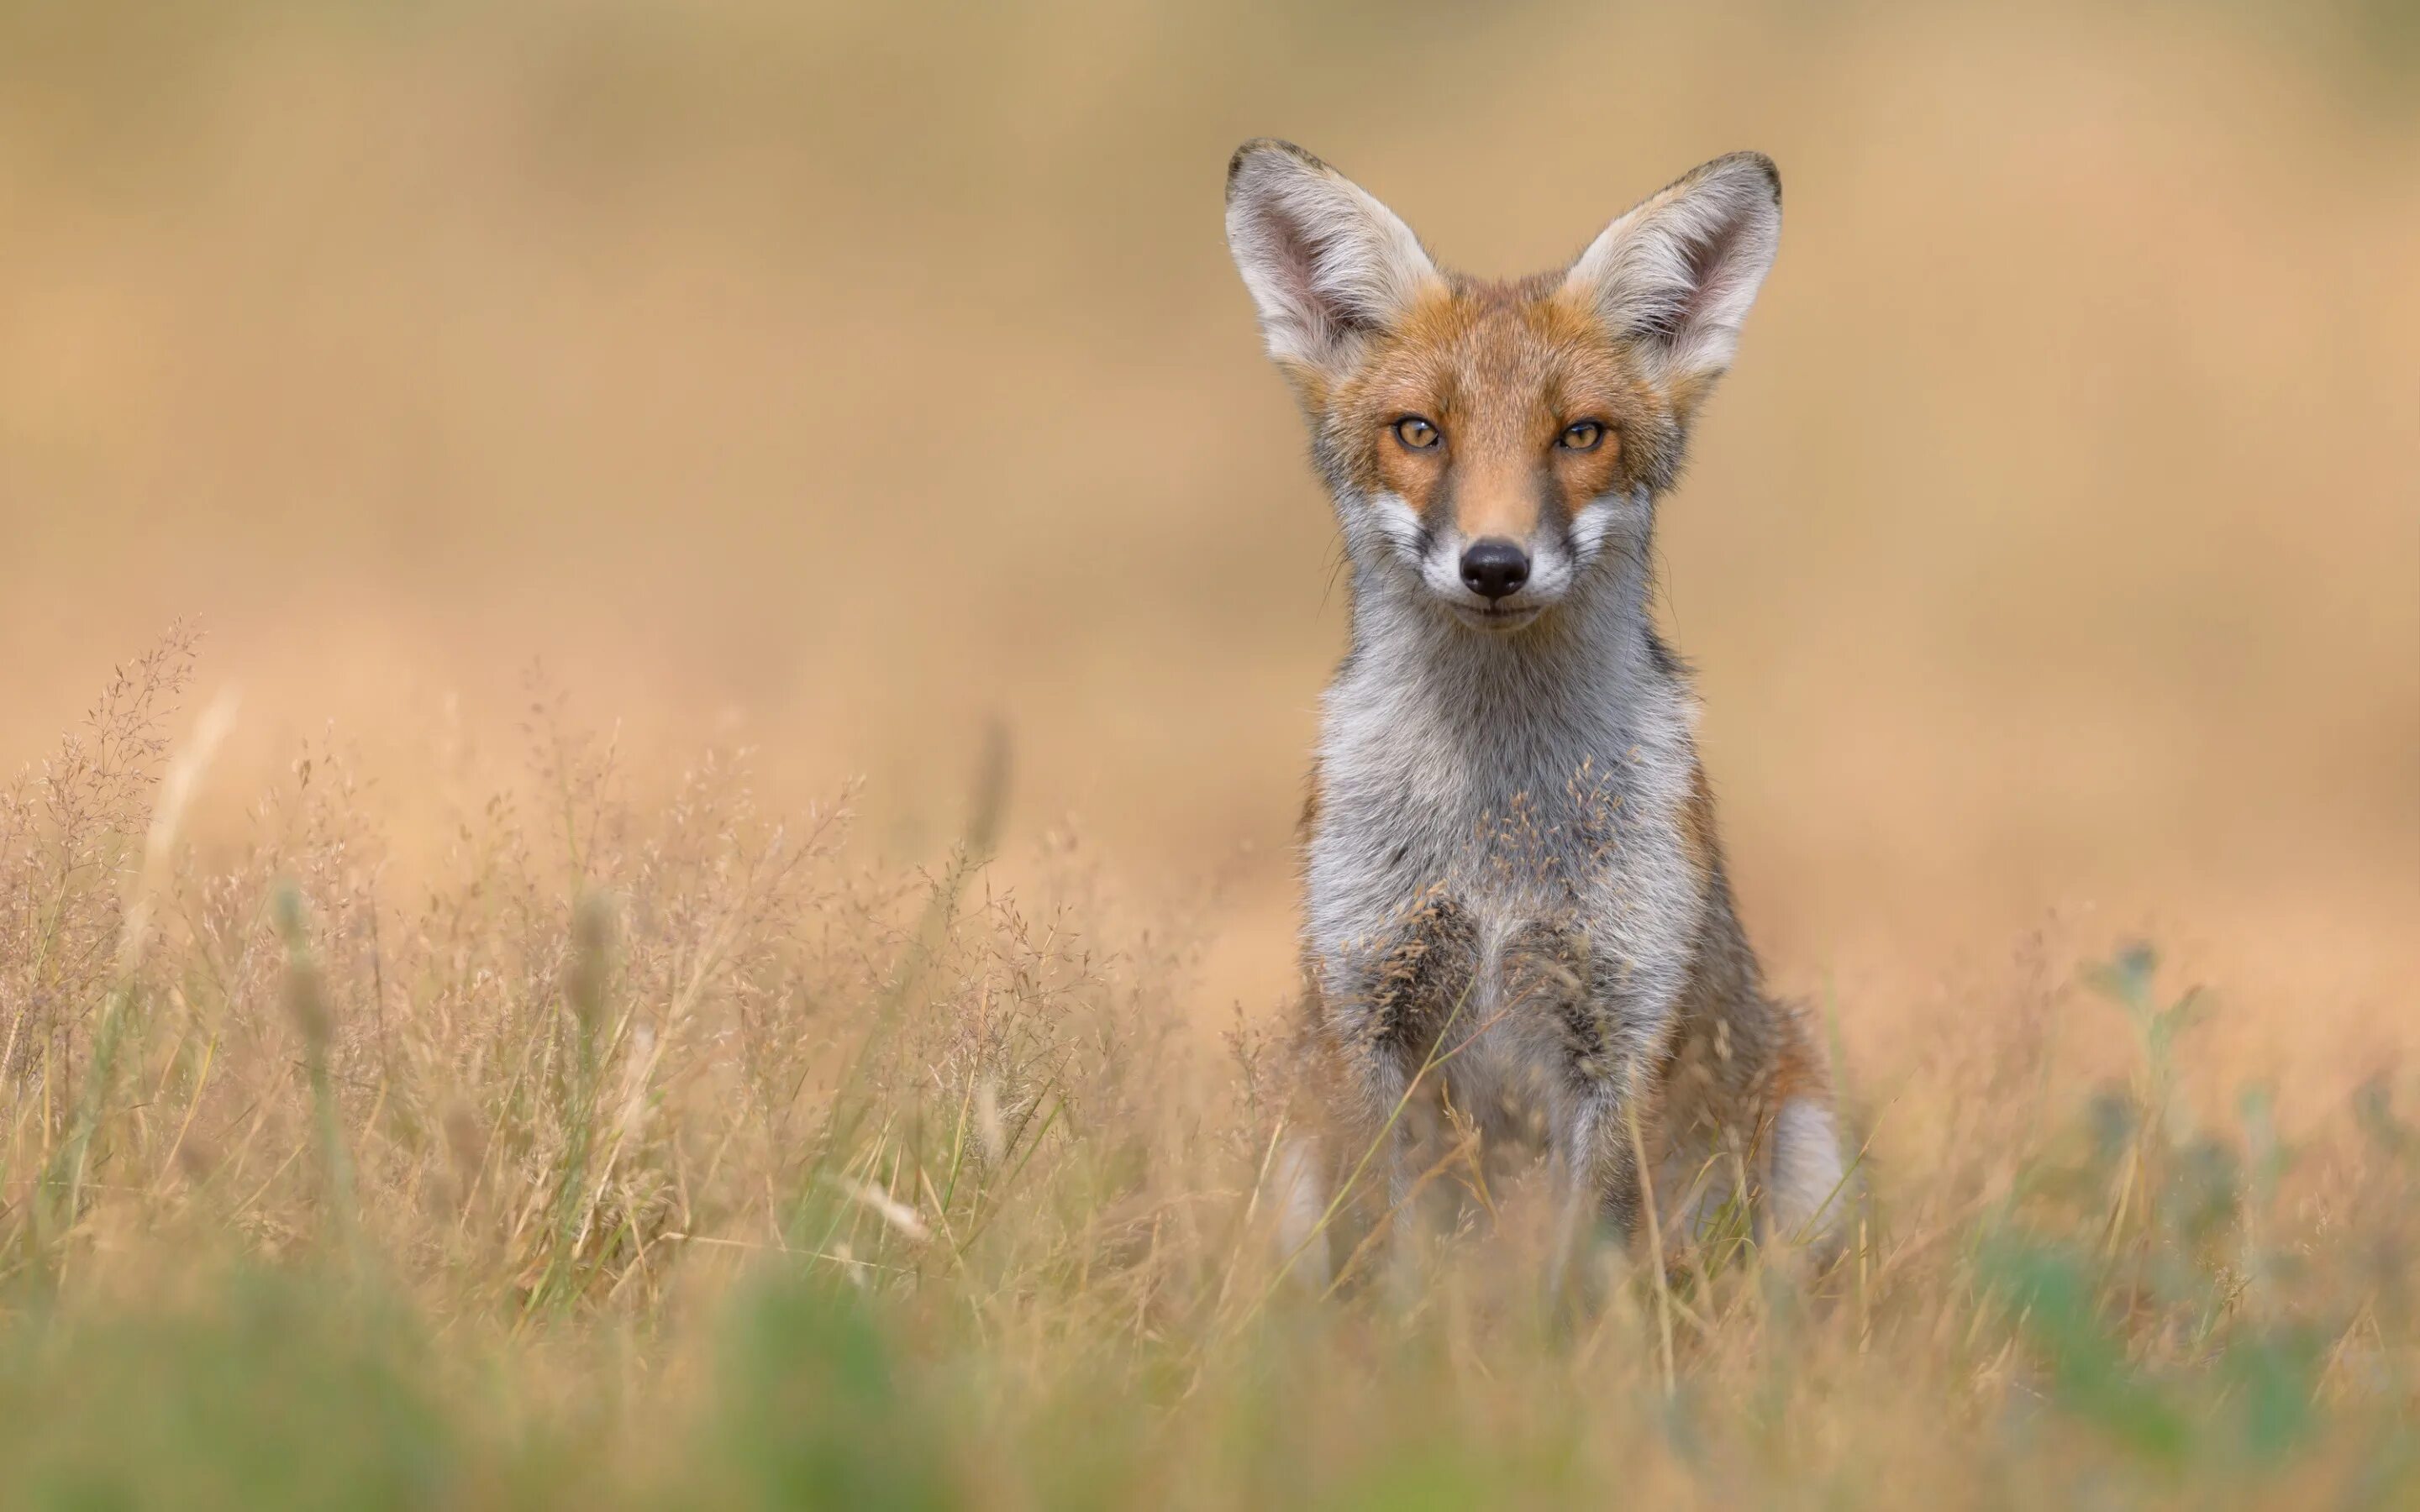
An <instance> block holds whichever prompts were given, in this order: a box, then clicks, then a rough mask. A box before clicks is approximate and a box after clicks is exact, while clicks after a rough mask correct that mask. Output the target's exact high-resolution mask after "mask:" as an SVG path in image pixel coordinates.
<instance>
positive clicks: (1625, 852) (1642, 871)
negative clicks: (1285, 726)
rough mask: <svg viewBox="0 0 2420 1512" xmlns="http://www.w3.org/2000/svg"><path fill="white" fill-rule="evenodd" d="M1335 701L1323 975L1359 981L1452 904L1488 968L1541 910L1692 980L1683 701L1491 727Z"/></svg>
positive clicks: (1605, 947) (1556, 924)
mask: <svg viewBox="0 0 2420 1512" xmlns="http://www.w3.org/2000/svg"><path fill="white" fill-rule="evenodd" d="M1337 702H1338V703H1341V704H1342V707H1336V706H1331V709H1330V713H1329V717H1328V719H1327V721H1326V729H1325V730H1324V731H1323V739H1322V743H1321V761H1320V773H1319V779H1320V807H1319V811H1318V814H1317V817H1316V819H1315V821H1314V823H1313V825H1312V827H1311V835H1310V837H1309V843H1308V854H1307V856H1306V858H1305V861H1306V865H1305V892H1306V896H1305V900H1304V902H1305V909H1304V925H1305V941H1304V943H1305V945H1306V947H1307V948H1308V950H1309V954H1310V956H1311V961H1312V963H1313V966H1314V969H1315V970H1316V971H1317V972H1318V973H1319V974H1320V976H1321V977H1322V978H1323V986H1325V987H1326V988H1327V989H1328V990H1329V991H1330V992H1331V993H1337V994H1345V993H1349V992H1350V991H1352V990H1353V985H1352V979H1353V978H1354V977H1355V975H1356V974H1357V973H1361V972H1366V970H1367V969H1369V963H1371V962H1373V961H1374V960H1380V959H1384V958H1385V957H1387V956H1388V953H1389V952H1390V951H1392V950H1395V949H1398V948H1399V947H1400V946H1401V945H1402V943H1403V942H1404V939H1405V938H1406V937H1407V936H1408V935H1410V934H1413V933H1417V932H1418V931H1419V930H1420V929H1421V928H1422V927H1423V921H1424V920H1433V919H1435V918H1436V917H1438V915H1439V913H1440V911H1441V910H1442V911H1443V912H1445V913H1448V914H1450V916H1451V917H1453V918H1456V919H1458V920H1460V921H1462V923H1461V926H1460V927H1461V929H1462V931H1463V933H1464V934H1465V935H1466V939H1467V948H1468V949H1470V950H1472V951H1474V952H1475V953H1476V955H1477V957H1478V959H1477V961H1475V962H1474V963H1473V964H1475V965H1477V966H1479V967H1480V969H1481V977H1482V979H1483V978H1485V977H1486V976H1487V975H1489V974H1490V972H1491V971H1492V970H1493V967H1494V966H1495V964H1496V963H1497V960H1498V959H1499V958H1500V956H1501V953H1502V949H1503V946H1504V943H1505V941H1506V940H1508V939H1510V938H1512V937H1513V936H1515V935H1516V934H1519V933H1522V932H1524V931H1525V930H1527V929H1529V928H1532V927H1536V926H1544V927H1546V928H1550V929H1552V930H1554V931H1556V932H1558V933H1565V934H1571V935H1575V936H1577V937H1579V938H1582V939H1584V940H1585V941H1586V943H1587V947H1588V949H1590V951H1591V952H1592V953H1594V954H1596V955H1597V956H1599V957H1600V958H1603V959H1607V960H1611V961H1613V962H1615V963H1617V964H1618V967H1619V975H1620V977H1621V980H1627V981H1634V982H1636V983H1637V984H1638V985H1639V986H1640V987H1641V989H1643V990H1646V991H1648V992H1650V993H1664V994H1668V993H1669V992H1670V991H1674V990H1677V987H1678V984H1679V982H1680V980H1681V979H1682V977H1683V974H1684V973H1685V969H1686V964H1687V961H1688V957H1689V952H1690V949H1691V944H1692V941H1693V940H1694V937H1695V934H1696V931H1697V926H1698V923H1699V918H1700V916H1701V913H1702V907H1703V905H1702V902H1701V896H1702V889H1701V888H1700V887H1699V886H1698V885H1697V879H1696V876H1695V871H1694V867H1693V864H1692V861H1691V859H1690V856H1689V855H1688V854H1687V847H1686V846H1684V845H1683V842H1682V825H1681V822H1680V821H1681V810H1682V806H1683V803H1685V802H1686V801H1687V795H1688V792H1689V786H1690V782H1691V780H1692V774H1693V770H1694V761H1695V758H1694V755H1693V753H1692V751H1691V749H1690V744H1689V732H1688V728H1687V721H1686V711H1685V709H1684V708H1683V707H1680V706H1678V705H1677V704H1676V705H1673V706H1671V707H1668V708H1666V707H1658V706H1652V705H1651V706H1650V707H1648V708H1646V709H1643V710H1630V711H1623V716H1622V717H1616V716H1614V715H1611V714H1606V715H1602V716H1599V717H1593V718H1586V719H1570V720H1566V721H1563V722H1560V723H1544V722H1539V723H1533V724H1530V725H1528V726H1525V727H1520V728H1512V729H1497V730H1490V729H1474V728H1469V727H1466V726H1457V725H1456V724H1454V723H1452V722H1450V721H1441V720H1421V719H1418V718H1407V717H1404V716H1403V714H1402V711H1401V710H1400V709H1388V708H1387V707H1386V706H1385V705H1384V704H1383V703H1380V704H1378V706H1376V707H1373V708H1371V709H1368V710H1363V709H1361V708H1357V707H1356V706H1355V704H1354V703H1353V702H1352V701H1349V700H1340V701H1337Z"/></svg>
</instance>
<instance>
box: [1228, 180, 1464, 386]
mask: <svg viewBox="0 0 2420 1512" xmlns="http://www.w3.org/2000/svg"><path fill="white" fill-rule="evenodd" d="M1227 247H1228V250H1229V251H1230V252H1232V253H1233V254H1234V257H1235V267H1236V269H1237V270H1240V271H1241V272H1242V273H1243V275H1244V284H1245V286H1246V287H1248V288H1249V289H1250V290H1251V291H1252V299H1253V301H1254V302H1255V303H1257V304H1258V305H1259V306H1260V310H1261V332H1262V334H1263V335H1264V336H1265V337H1266V338H1267V340H1268V346H1269V355H1270V356H1271V357H1273V358H1275V359H1276V360H1277V361H1278V363H1279V365H1280V366H1283V367H1287V368H1289V369H1296V368H1306V367H1307V368H1310V369H1311V370H1313V371H1314V372H1316V373H1320V374H1323V375H1325V374H1333V373H1334V372H1335V371H1336V370H1337V368H1338V367H1339V366H1340V364H1341V363H1342V361H1343V360H1344V359H1345V358H1346V357H1348V356H1349V355H1350V353H1351V351H1352V349H1353V347H1355V345H1357V342H1358V341H1359V340H1360V338H1361V337H1362V336H1363V335H1365V334H1366V333H1368V332H1373V331H1383V330H1385V329H1387V328H1388V326H1390V325H1392V324H1393V323H1394V321H1395V320H1396V318H1397V317H1398V316H1401V315H1402V313H1403V311H1404V307H1405V306H1407V305H1408V304H1410V303H1411V301H1412V299H1413V297H1414V296H1415V295H1417V294H1418V293H1419V290H1420V289H1421V288H1422V286H1423V285H1428V284H1431V283H1433V282H1435V280H1436V279H1437V278H1438V276H1439V275H1438V273H1437V270H1436V265H1435V264H1434V263H1432V262H1430V261H1429V256H1428V254H1427V253H1425V252H1423V251H1421V250H1420V242H1419V238H1418V237H1415V236H1414V235H1412V228H1411V227H1410V226H1407V225H1405V224H1404V223H1403V221H1402V220H1401V219H1399V218H1398V217H1397V216H1396V214H1395V212H1394V211H1392V210H1390V209H1388V208H1387V207H1386V206H1384V205H1381V204H1379V203H1378V201H1377V199H1376V198H1375V197H1374V196H1373V195H1372V194H1371V193H1369V192H1368V191H1367V190H1364V189H1363V188H1361V186H1360V185H1358V184H1356V183H1354V182H1353V181H1352V180H1351V179H1349V178H1347V177H1344V176H1343V175H1342V174H1341V173H1338V172H1337V171H1336V170H1335V169H1333V168H1331V167H1329V166H1328V165H1327V164H1326V163H1324V162H1320V161H1319V160H1318V159H1317V158H1314V157H1312V156H1311V154H1310V153H1308V152H1305V151H1304V150H1303V149H1302V148H1300V147H1295V146H1294V145H1293V144H1292V143H1289V142H1279V141H1273V140H1271V139H1269V138H1265V137H1264V138H1262V139H1260V140H1258V141H1252V142H1247V143H1245V144H1244V145H1243V146H1242V147H1238V148H1236V149H1235V156H1234V158H1233V160H1232V161H1231V162H1229V163H1228V164H1227Z"/></svg>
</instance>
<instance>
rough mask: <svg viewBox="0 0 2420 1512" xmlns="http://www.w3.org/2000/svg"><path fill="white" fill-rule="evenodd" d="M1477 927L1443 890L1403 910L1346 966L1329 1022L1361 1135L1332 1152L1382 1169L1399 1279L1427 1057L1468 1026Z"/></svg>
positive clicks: (1414, 1233) (1421, 1134) (1428, 1093)
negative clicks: (1346, 985)
mask: <svg viewBox="0 0 2420 1512" xmlns="http://www.w3.org/2000/svg"><path fill="white" fill-rule="evenodd" d="M1479 945H1480V941H1479V927H1478V923H1477V921H1476V920H1475V919H1474V918H1472V917H1471V915H1470V912H1469V910H1468V909H1466V908H1465V907H1464V906H1462V905H1461V904H1460V903H1456V902H1455V901H1454V900H1453V899H1451V898H1450V897H1447V896H1445V895H1443V894H1442V893H1432V894H1430V895H1427V896H1424V897H1423V898H1422V899H1421V900H1420V901H1419V903H1418V904H1417V905H1415V906H1414V907H1413V908H1412V909H1410V910H1407V911H1406V914H1405V916H1404V919H1403V921H1402V923H1401V925H1400V926H1399V927H1398V928H1397V929H1396V930H1395V931H1394V932H1393V933H1391V934H1390V935H1389V937H1388V944H1387V945H1385V946H1384V947H1383V948H1382V949H1377V950H1375V951H1373V952H1371V954H1370V955H1369V956H1368V957H1366V958H1365V962H1364V963H1363V964H1361V965H1360V966H1359V967H1358V969H1357V971H1355V972H1354V973H1353V978H1354V980H1353V981H1352V991H1351V992H1350V993H1349V994H1347V995H1342V1000H1341V1001H1340V1004H1339V1007H1338V1010H1337V1011H1336V1014H1335V1016H1334V1018H1333V1020H1332V1028H1333V1030H1334V1032H1335V1033H1336V1036H1337V1039H1338V1041H1339V1042H1340V1044H1341V1045H1342V1047H1343V1048H1344V1049H1345V1052H1346V1058H1347V1059H1348V1060H1349V1061H1350V1062H1351V1063H1353V1064H1354V1065H1355V1067H1356V1070H1357V1075H1356V1077H1355V1080H1356V1082H1357V1094H1358V1095H1357V1103H1358V1104H1359V1105H1358V1106H1357V1108H1355V1109H1354V1110H1353V1115H1354V1116H1353V1118H1352V1119H1350V1120H1349V1121H1350V1122H1351V1123H1352V1124H1353V1125H1354V1126H1355V1127H1356V1128H1357V1131H1358V1137H1359V1139H1360V1140H1361V1143H1360V1144H1359V1145H1358V1147H1357V1150H1356V1151H1354V1152H1352V1153H1349V1154H1348V1153H1347V1152H1345V1151H1339V1154H1340V1155H1341V1156H1342V1157H1343V1158H1344V1160H1345V1164H1347V1165H1351V1164H1352V1163H1353V1161H1354V1158H1355V1156H1356V1155H1358V1154H1366V1155H1367V1156H1368V1161H1369V1164H1370V1165H1373V1166H1374V1167H1375V1168H1376V1169H1378V1170H1380V1171H1383V1172H1384V1173H1385V1174H1384V1180H1385V1207H1384V1211H1382V1212H1381V1213H1380V1214H1379V1215H1378V1218H1377V1221H1378V1222H1379V1223H1382V1224H1386V1225H1388V1227H1390V1229H1391V1233H1390V1235H1389V1238H1390V1240H1391V1241H1392V1242H1391V1244H1390V1249H1391V1252H1392V1254H1393V1256H1394V1258H1395V1261H1396V1265H1395V1271H1396V1274H1397V1276H1398V1278H1399V1279H1400V1278H1402V1277H1404V1275H1405V1274H1406V1273H1407V1271H1408V1265H1407V1263H1406V1262H1407V1260H1408V1258H1409V1255H1410V1252H1411V1250H1412V1249H1413V1248H1414V1247H1416V1242H1417V1240H1418V1238H1419V1223H1418V1221H1417V1218H1416V1216H1415V1214H1414V1213H1413V1211H1412V1208H1413V1205H1414V1197H1415V1196H1416V1191H1415V1189H1416V1187H1417V1186H1418V1183H1419V1177H1420V1174H1421V1172H1420V1153H1421V1150H1422V1149H1424V1148H1425V1145H1426V1144H1427V1142H1428V1138H1429V1136H1430V1135H1431V1134H1432V1133H1433V1126H1434V1123H1435V1119H1434V1117H1433V1111H1434V1107H1435V1103H1436V1098H1437V1088H1436V1085H1435V1084H1436V1079H1437V1073H1436V1072H1435V1070H1434V1069H1433V1066H1432V1062H1433V1061H1434V1059H1435V1057H1436V1056H1438V1055H1439V1054H1441V1053H1442V1052H1443V1050H1445V1049H1447V1048H1450V1044H1451V1042H1452V1041H1454V1040H1455V1039H1456V1038H1457V1037H1458V1035H1460V1034H1466V1033H1468V1032H1470V1030H1471V1028H1472V1027H1473V1025H1472V1024H1471V1022H1470V1016H1471V1013H1472V1011H1473V1010H1472V1005H1471V1004H1470V1003H1469V998H1470V995H1471V994H1472V992H1473V990H1474V987H1475V984H1476V982H1477V980H1478V969H1479Z"/></svg>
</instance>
